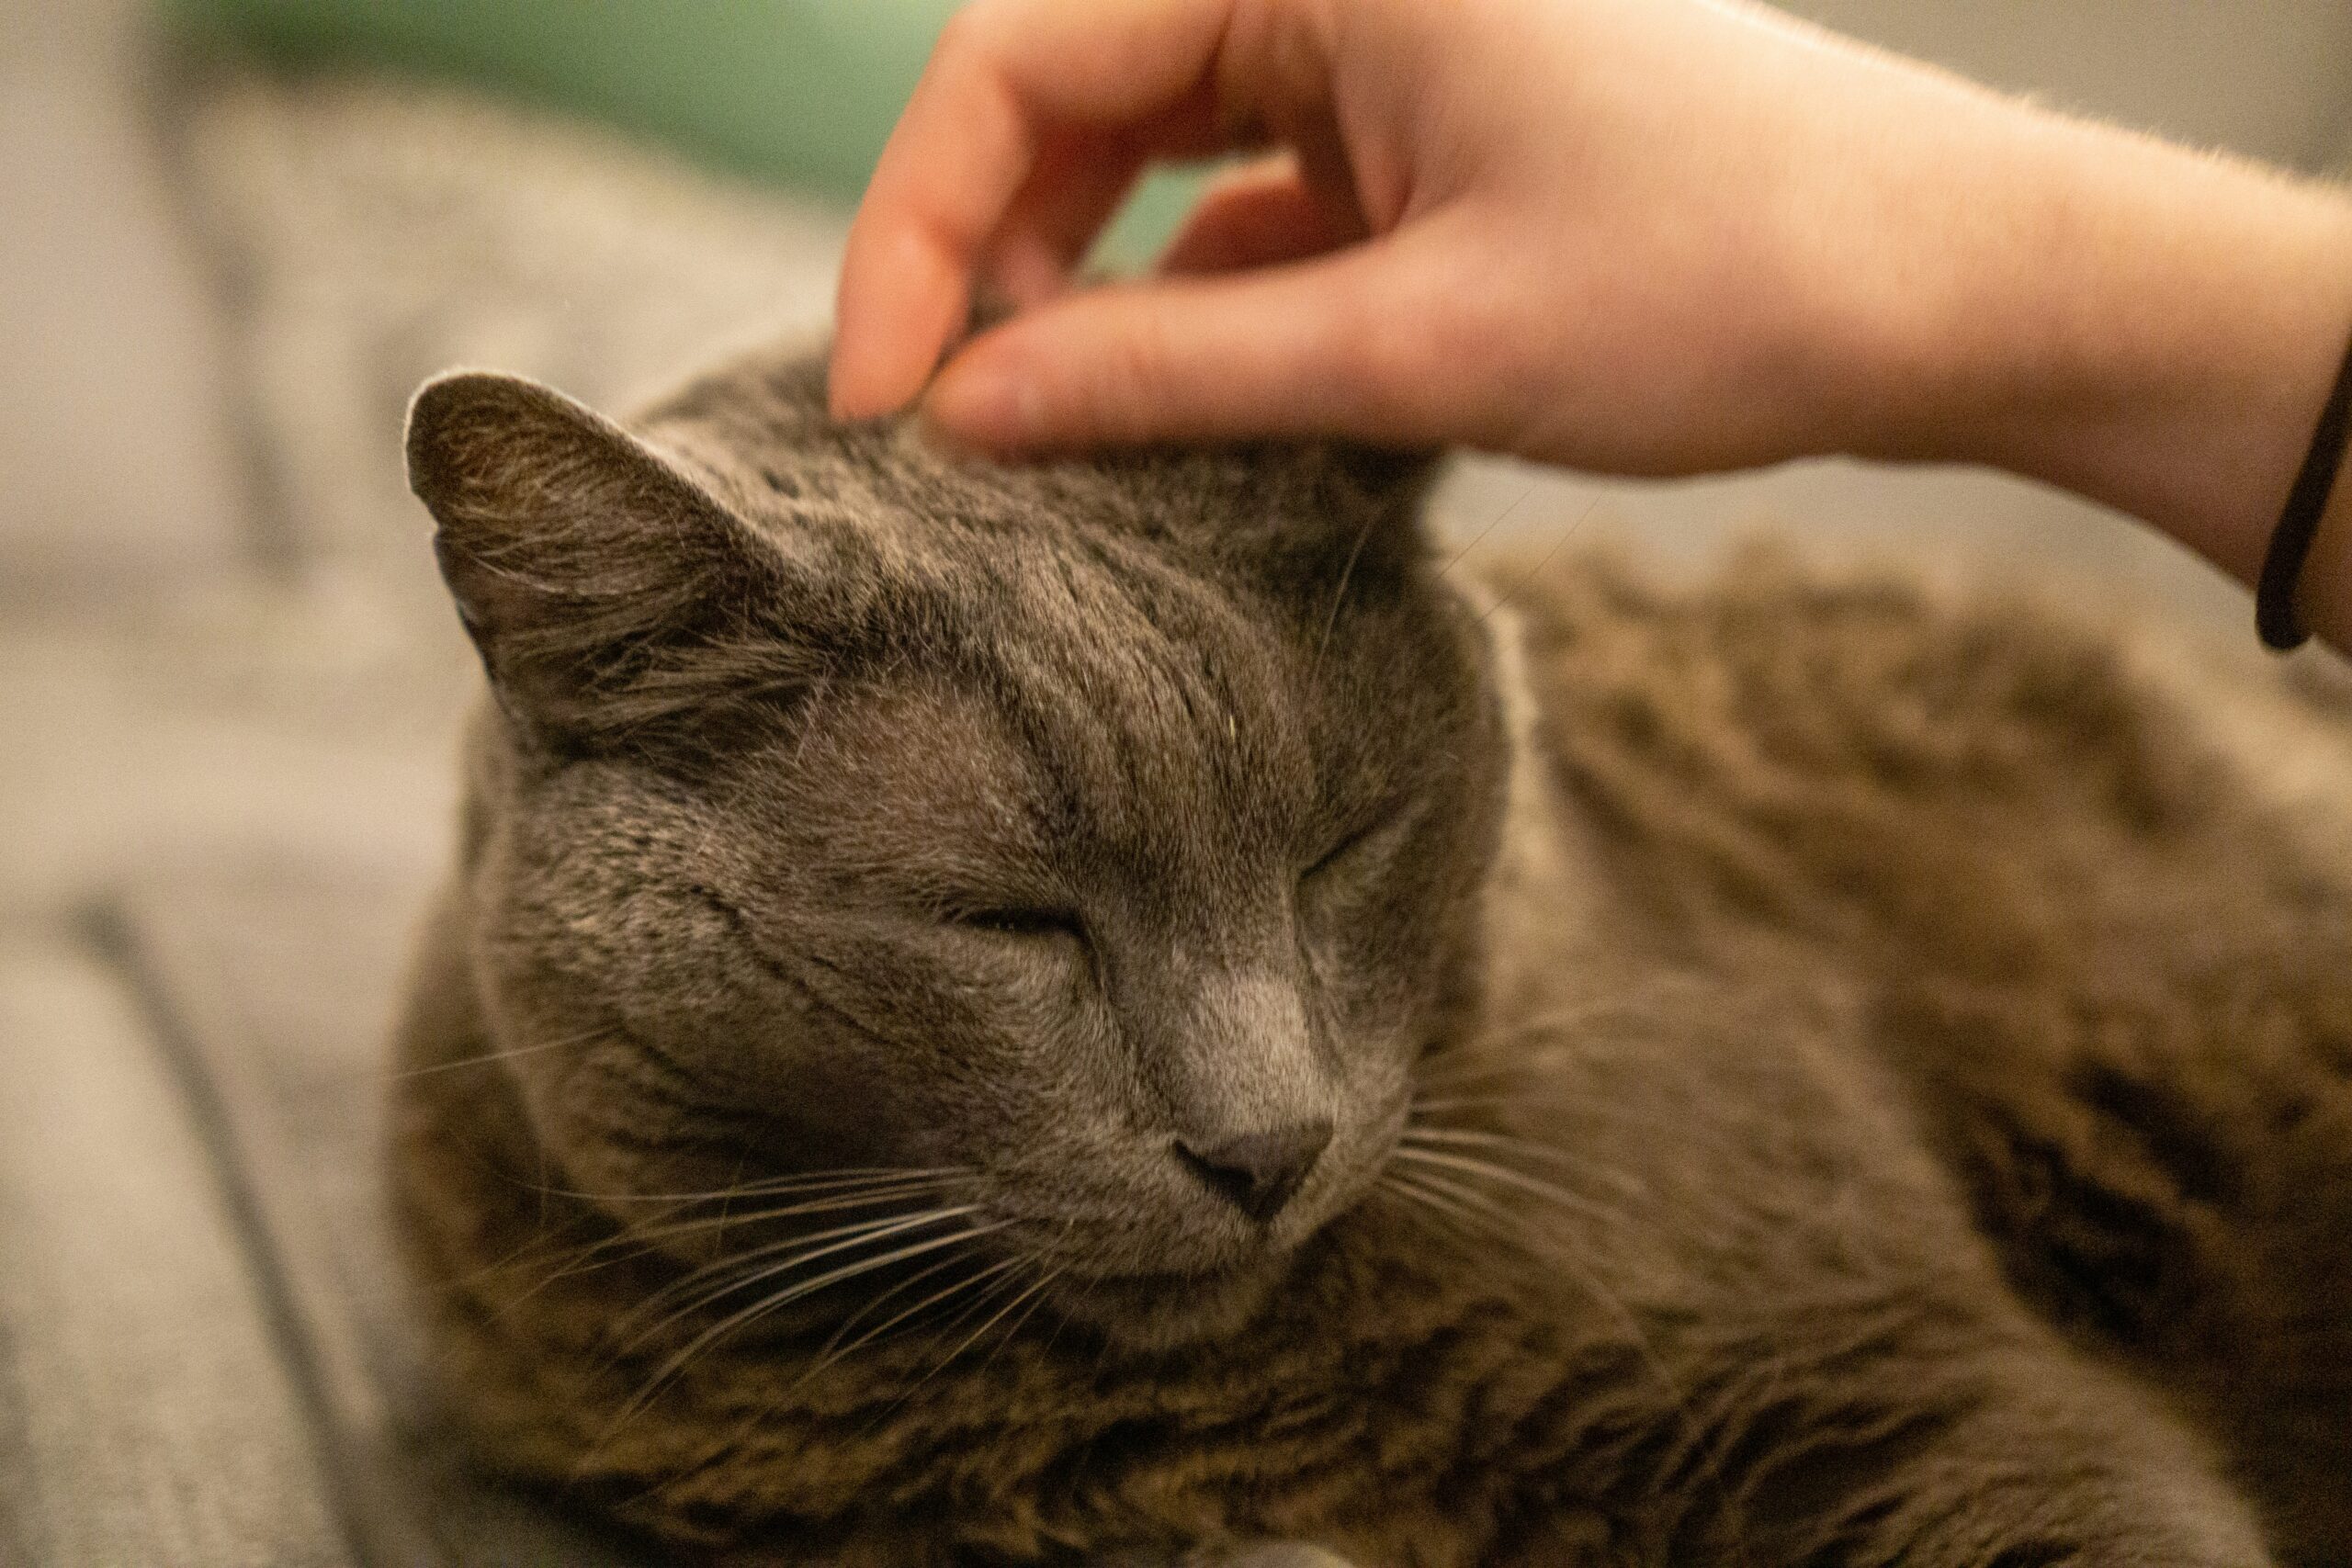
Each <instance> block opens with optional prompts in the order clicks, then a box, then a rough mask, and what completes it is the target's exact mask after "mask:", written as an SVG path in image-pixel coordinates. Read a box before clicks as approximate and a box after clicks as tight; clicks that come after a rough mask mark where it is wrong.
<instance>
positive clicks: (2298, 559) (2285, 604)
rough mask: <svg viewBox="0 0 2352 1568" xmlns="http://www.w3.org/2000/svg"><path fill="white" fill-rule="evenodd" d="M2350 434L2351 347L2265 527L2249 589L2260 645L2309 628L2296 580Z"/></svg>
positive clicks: (2296, 637) (2276, 643)
mask: <svg viewBox="0 0 2352 1568" xmlns="http://www.w3.org/2000/svg"><path fill="white" fill-rule="evenodd" d="M2347 436H2352V347H2347V348H2346V350H2345V354H2344V364H2343V365H2342V367H2339V368H2338V369H2337V370H2336V372H2335V390H2334V391H2332V392H2330V393H2328V395H2327V406H2326V407H2325V408H2324V409H2322V410H2320V413H2319V427H2318V428H2317V429H2315V430H2313V431H2312V449H2311V450H2310V451H2309V452H2307V453H2305V454H2304V456H2303V466H2302V469H2301V472H2299V473H2297V474H2296V475H2295V488H2294V489H2292V490H2290V491H2288V492H2287V509H2286V510H2285V511H2284V512H2282V513H2279V514H2278V527H2276V528H2274V529H2272V530H2271V532H2270V548H2269V549H2268V550H2267V551H2266V552H2265V553H2264V555H2263V558H2262V576H2261V578H2260V579H2259V580H2258V581H2256V584H2255V590H2254V629H2255V630H2256V632H2258V633H2260V634H2261V636H2262V646H2263V647H2265V648H2268V649H2276V650H2277V651H2278V652H2280V653H2285V652H2287V651H2289V650H2290V649H2297V648H2301V647H2302V645H2303V644H2304V643H2305V642H2307V641H2309V640H2310V638H2311V635H2312V634H2311V633H2309V632H2307V631H2305V630H2304V629H2303V626H2302V622H2301V619H2300V618H2299V617H2298V616H2297V615H2296V614H2295V590H2296V588H2297V587H2298V586H2299V585H2300V584H2301V581H2302V577H2303V562H2304V561H2305V560H2307V559H2308V558H2310V556H2311V553H2312V540H2314V539H2316V538H2317V537H2319V525H2320V519H2321V518H2323V517H2324V516H2326V515H2327V501H2328V497H2329V496H2331V495H2333V494H2334V493H2335V474H2336V470H2337V469H2339V468H2342V467H2343V466H2344V446H2345V441H2346V437H2347Z"/></svg>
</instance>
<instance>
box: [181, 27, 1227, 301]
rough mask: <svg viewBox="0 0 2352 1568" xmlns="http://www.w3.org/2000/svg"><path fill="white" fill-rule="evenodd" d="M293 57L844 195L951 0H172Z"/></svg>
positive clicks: (1118, 259)
mask: <svg viewBox="0 0 2352 1568" xmlns="http://www.w3.org/2000/svg"><path fill="white" fill-rule="evenodd" d="M167 4H168V5H169V6H170V8H171V9H172V10H174V11H175V12H176V13H177V14H178V16H179V17H181V18H182V19H184V20H185V21H187V23H189V24H190V25H191V26H193V27H194V28H197V29H198V30H200V31H201V32H204V33H206V34H209V35H211V36H214V37H226V38H229V39H236V40H238V41H240V42H242V43H244V44H246V45H249V46H252V47H254V48H257V49H259V50H260V51H262V52H264V53H265V54H266V55H269V56H271V57H274V58H277V59H280V60H284V61H288V62H295V63H321V62H372V63H381V64H389V65H394V66H399V67H402V68H405V69H409V70H414V71H422V72H426V73H432V74H435V75H439V76H445V77H454V78H457V79H459V80H463V81H469V82H472V83H475V84H478V85H485V86H489V87H493V88H498V89H503V90H505V91H510V92H514V93H516V94H519V95H521V96H526V97H528V98H531V99H533V100H536V101H537V102H540V103H543V104H547V105H549V106H552V107H558V108H563V109H569V110H571V111H573V112H576V113H584V114H588V115H592V116H594V117H595V118H601V119H605V120H609V121H611V122H613V123H614V124H616V125H619V126H621V127H623V128H625V129H628V130H635V131H639V132H642V133H646V134H650V135H651V136H654V137H658V138H660V139H662V140H663V141H670V142H672V143H673V144H675V145H677V146H679V147H681V148H683V149H684V150H686V151H687V152H691V153H693V154H695V155H696V156H699V157H702V158H704V159H707V160H708V161H710V162H712V163H715V164H719V165H721V166H723V167H726V168H729V169H733V170H736V171H738V172H741V173H746V174H752V175H759V176H761V177H763V178H766V179H772V180H776V181H780V182H782V183H785V184H788V185H792V186H797V187H799V188H801V189H804V190H809V191H813V192H816V193H819V194H820V195H823V196H827V197H832V198H835V199H837V200H840V201H842V202H850V201H854V200H855V199H856V197H857V194H858V192H859V191H860V190H862V189H863V188H864V187H865V178H866V175H867V174H868V173H869V172H870V171H871V170H872V168H873V166H874V160H875V158H876V155H877V154H878V153H879V152H881V150H882V143H883V141H885V140H886V139H887V138H888V136H889V133H890V127H891V125H892V123H893V122H894V121H895V120H896V119H897V118H898V113H899V107H900V106H901V105H902V104H904V103H905V102H906V98H907V95H908V93H909V92H910V91H911V90H912V89H913V87H914V84H915V79H916V77H917V76H918V75H920V74H921V73H922V63H923V61H924V59H925V58H926V57H927V56H928V55H929V53H930V52H931V46H932V42H933V39H935V38H937V36H938V33H939V28H940V27H941V25H942V24H943V23H944V22H945V21H946V19H947V17H948V16H949V15H950V14H951V13H953V12H954V11H955V10H956V0H684V3H682V0H167ZM1198 184H1199V175H1198V174H1197V172H1193V173H1184V172H1170V173H1166V174H1159V175H1154V176H1153V177H1152V178H1151V179H1150V180H1148V181H1147V182H1146V183H1145V186H1144V188H1143V189H1142V190H1141V191H1140V192H1138V194H1137V196H1136V199H1135V201H1133V202H1132V203H1130V205H1129V207H1128V209H1126V210H1125V212H1124V213H1122V215H1121V216H1120V219H1119V220H1118V222H1117V223H1116V224H1114V227H1113V231H1112V232H1111V233H1110V234H1109V235H1108V236H1106V238H1105V242H1104V243H1103V246H1102V247H1101V248H1100V250H1099V252H1098V259H1100V260H1102V261H1103V262H1104V263H1106V264H1107V265H1113V266H1133V265H1137V264H1139V263H1140V262H1142V261H1144V260H1146V259H1148V257H1149V256H1150V255H1151V254H1153V253H1154V252H1155V251H1156V250H1157V248H1158V246H1159V243H1160V242H1161V241H1162V240H1163V239H1164V238H1165V237H1166V235H1167V234H1168V232H1169V231H1170V230H1171V229H1172V228H1173V227H1174V225H1175V222H1176V220H1177V218H1178V217H1179V216H1180V215H1181V214H1182V211H1183V209H1184V208H1185V207H1186V206H1187V205H1188V204H1189V202H1190V199H1191V196H1192V193H1193V190H1194V189H1195V188H1196V187H1197V186H1198Z"/></svg>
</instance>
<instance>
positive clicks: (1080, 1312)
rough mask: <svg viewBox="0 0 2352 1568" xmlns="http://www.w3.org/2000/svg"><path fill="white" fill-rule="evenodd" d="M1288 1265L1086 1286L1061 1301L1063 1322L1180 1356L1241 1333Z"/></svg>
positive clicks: (1277, 1262) (1057, 1304)
mask: <svg viewBox="0 0 2352 1568" xmlns="http://www.w3.org/2000/svg"><path fill="white" fill-rule="evenodd" d="M1287 1261H1288V1260H1287V1259H1286V1258H1262V1259H1260V1260H1259V1261H1257V1262H1254V1263H1251V1264H1249V1265H1245V1266H1242V1267H1238V1268H1234V1269H1220V1270H1218V1271H1216V1272H1214V1273H1203V1274H1147V1275H1129V1276H1125V1277H1120V1278H1105V1279H1094V1280H1080V1281H1078V1282H1076V1283H1073V1284H1071V1285H1070V1286H1069V1287H1068V1288H1067V1289H1065V1290H1063V1291H1062V1292H1059V1293H1058V1294H1057V1297H1056V1298H1055V1300H1054V1302H1053V1308H1054V1310H1055V1311H1056V1312H1057V1314H1059V1315H1060V1316H1062V1317H1063V1318H1065V1319H1067V1320H1069V1322H1070V1323H1072V1324H1075V1325H1080V1326H1081V1327H1085V1328H1089V1329H1091V1330H1092V1331H1093V1332H1094V1333H1096V1334H1098V1335H1100V1336H1102V1337H1103V1338H1104V1339H1107V1340H1110V1341H1112V1342H1113V1343H1114V1344H1117V1345H1120V1346H1124V1347H1125V1348H1129V1349H1134V1350H1141V1351H1155V1350H1172V1349H1176V1348H1181V1347H1182V1346H1185V1345H1192V1344H1198V1343H1199V1342H1201V1341H1203V1340H1207V1339H1221V1338H1225V1337H1228V1336H1231V1335H1234V1334H1238V1333H1239V1332H1241V1330H1243V1329H1244V1328H1246V1327H1247V1326H1248V1325H1249V1324H1250V1320H1251V1319H1252V1318H1254V1317H1256V1316H1257V1315H1258V1314H1260V1313H1261V1311H1263V1310H1264V1308H1265V1305H1266V1303H1267V1300H1268V1298H1269V1297H1271V1296H1272V1294H1273V1293H1274V1292H1275V1290H1276V1289H1277V1287H1279V1286H1280V1284H1281V1283H1282V1278H1283V1269H1284V1266H1285V1264H1286V1263H1287Z"/></svg>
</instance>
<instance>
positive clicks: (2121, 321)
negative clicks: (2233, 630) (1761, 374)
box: [1885, 118, 2352, 648]
mask: <svg viewBox="0 0 2352 1568" xmlns="http://www.w3.org/2000/svg"><path fill="white" fill-rule="evenodd" d="M1986 151H1987V156H1986V157H1985V159H1984V161H1983V163H1982V164H1981V165H1980V166H1979V167H1977V168H1976V169H1974V170H1973V172H1972V173H1971V175H1969V176H1968V177H1967V178H1966V179H1965V180H1963V181H1962V182H1959V183H1960V184H1961V185H1962V195H1961V197H1960V198H1961V199H1968V197H1967V196H1966V195H1965V192H1966V191H1967V190H1968V189H1970V188H1972V187H1973V189H1974V191H1975V192H1976V193H1977V196H1976V197H1975V199H1977V200H1979V201H1981V202H1982V203H1983V206H1982V208H1981V209H1980V216H1979V218H1978V219H1977V220H1976V224H1977V228H1978V230H1979V232H1978V233H1977V234H1975V235H1972V236H1970V237H1969V242H1968V243H1960V244H1957V245H1955V246H1954V247H1953V248H1952V251H1951V263H1950V265H1951V274H1950V275H1949V276H1948V278H1947V280H1946V286H1945V288H1944V289H1943V290H1941V291H1940V293H1938V292H1937V291H1933V290H1930V291H1928V292H1929V293H1930V296H1931V297H1932V298H1934V299H1935V305H1934V307H1933V309H1935V310H1940V312H1941V317H1940V319H1939V320H1938V319H1931V318H1928V316H1927V313H1926V312H1924V311H1923V316H1922V319H1921V320H1919V321H1917V322H1916V323H1914V327H1913V331H1914V333H1915V336H1914V340H1913V343H1912V344H1911V352H1913V353H1914V354H1916V355H1917V358H1918V360H1919V363H1918V364H1917V366H1914V367H1906V374H1907V375H1909V376H1910V378H1912V381H1913V384H1914V385H1915V386H1918V387H1924V388H1930V389H1933V390H1932V392H1930V393H1928V394H1925V395H1921V396H1917V397H1915V398H1914V399H1912V400H1911V401H1910V402H1909V403H1907V404H1906V403H1905V402H1904V401H1903V400H1901V399H1899V398H1890V399H1889V400H1888V405H1887V406H1889V407H1891V408H1895V409H1899V410H1901V411H1902V416H1903V423H1902V424H1901V425H1900V426H1899V427H1898V428H1895V429H1892V430H1890V431H1889V432H1888V434H1887V436H1886V441H1885V445H1886V447H1887V449H1888V450H1887V455H1889V456H1898V457H1923V458H1941V459H1961V460H1971V461H1979V462H1987V463H1992V464H1995V465H1996V466H1998V467H2001V468H2008V469H2010V470H2012V471H2015V472H2018V473H2022V474H2025V475H2028V476H2030V477H2032V478H2036V479H2043V480H2046V481H2048V482H2051V483H2052V484H2056V485H2060V486H2063V487H2064V488H2066V489H2068V490H2072V491H2076V492H2078V493H2080V494H2083V495H2086V496H2089V497H2091V498H2093V499H2095V500H2098V501H2101V502H2107V503H2109V504H2110V505H2113V506H2115V507H2118V508H2120V510H2122V511H2125V512H2128V513H2132V514H2133V515H2135V516H2138V517H2141V518H2143V519H2145V520H2146V521H2148V522H2149V523H2151V524H2153V525H2155V526H2157V527H2158V528H2161V529H2163V530H2164V531H2165V532H2166V533H2168V534H2170V535H2171V536H2174V537H2175V538H2177V539H2178V540H2180V541H2181V542H2182V543H2183V544H2185V545H2187V546H2188V547H2190V548H2192V549H2194V550H2196V551H2198V552H2199V554H2201V555H2203V556H2204V557H2206V558H2208V559H2209V560H2211V561H2212V562H2213V563H2214V564H2215V565H2217V566H2219V567H2220V568H2222V570H2225V571H2227V572H2229V573H2230V574H2231V575H2232V576H2233V577H2235V578H2237V579H2238V580H2239V581H2243V582H2245V583H2247V584H2249V585H2251V584H2252V583H2253V582H2254V581H2255V579H2256V576H2257V574H2258V573H2259V571H2260V570H2261V564H2262V558H2263V554H2264V550H2265V547H2266V546H2267V543H2268V540H2269V536H2270V533H2271V529H2272V527H2273V525H2275V524H2276V522H2277V520H2278V515H2279V512H2280V509H2281V507H2282V505H2283V503H2284V502H2285V500H2286V497H2287V492H2288V489H2289V487H2290V484H2291V483H2292V481H2293V479H2294V476H2295V473H2296V470H2297V469H2298V468H2299V467H2300V466H2301V462H2302V459H2303V456H2304V453H2305V451H2306V450H2307V448H2308V446H2309V445H2310V442H2311V438H2312V428H2313V425H2314V423H2315V421H2316V420H2317V418H2318V414H2319V411H2320V408H2321V406H2322V404H2323V403H2324V401H2325V400H2326V397H2327V394H2328V390H2329V388H2330V386H2331V385H2332V383H2333V381H2334V379H2335V373H2336V370H2337V367H2338V366H2339V364H2340V363H2341V361H2342V359H2343V356H2344V354H2345V350H2346V340H2347V337H2352V203H2347V202H2346V200H2345V199H2344V198H2343V197H2340V196H2339V195H2337V194H2336V193H2335V192H2334V191H2332V190H2329V189H2326V188H2324V187H2321V186H2313V185H2310V184H2305V183H2301V182H2295V181H2290V180H2289V179H2287V178H2285V177H2283V176H2279V175H2273V174H2270V173H2268V172H2267V171H2262V170H2258V169H2256V168H2253V167H2251V166H2249V165H2246V164H2239V163H2236V162H2233V161H2230V160H2225V159H2222V158H2217V157H2210V156H2206V155H2202V154H2198V153H2192V152H2185V151H2183V150H2181V149H2178V148H2174V147H2169V146H2165V145H2163V144H2161V143H2157V142H2154V141H2148V140H2146V139H2143V138H2140V137H2137V136H2132V135H2130V134H2127V133H2122V132H2118V131H2114V130H2108V129H2106V128H2102V127H2096V126H2085V125H2078V124H2073V123H2068V122H2063V121H2051V120H2041V119H2038V118H2037V119H2034V120H2030V121H2028V120H2025V119H2023V118H2020V119H2018V121H2017V122H2015V123H2013V124H2012V125H2010V126H2008V127H2006V128H2003V129H2002V130H1999V131H1998V132H1997V133H1996V134H1995V135H1994V137H1993V138H1992V139H1991V142H1990V145H1989V146H1988V147H1987V150H1986ZM2299 603H2300V605H2301V612H2302V620H2303V623H2304V625H2305V626H2307V627H2308V629H2310V630H2311V631H2312V633H2313V635H2315V636H2317V637H2322V638H2324V639H2325V640H2327V641H2330V642H2332V643H2334V644H2335V646H2337V647H2339V648H2352V482H2347V483H2346V484H2345V485H2343V486H2342V487H2340V490H2339V494H2338V496H2337V497H2336V499H2335V502H2334V504H2333V505H2332V506H2331V508H2330V515H2329V516H2328V517H2327V519H2326V521H2325V523H2324V525H2323V528H2322V532H2321V536H2320V539H2319V542H2318V545H2317V546H2316V547H2315V548H2314V550H2313V552H2312V558H2311V559H2310V562H2309V564H2308V566H2307V568H2306V570H2305V572H2304V575H2303V580H2302V592H2301V597H2300V600H2299Z"/></svg>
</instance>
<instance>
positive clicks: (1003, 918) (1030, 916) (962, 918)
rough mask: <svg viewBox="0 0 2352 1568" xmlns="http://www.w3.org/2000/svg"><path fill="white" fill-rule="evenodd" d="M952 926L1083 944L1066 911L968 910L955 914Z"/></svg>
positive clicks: (1074, 919)
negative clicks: (1053, 938) (1062, 938)
mask: <svg viewBox="0 0 2352 1568" xmlns="http://www.w3.org/2000/svg"><path fill="white" fill-rule="evenodd" d="M953 919H954V923H955V924H956V925H959V926H965V927H967V928H969V929H971V930H973V931H986V932H988V933H989V934H990V935H992V936H1005V937H1024V938H1030V939H1036V938H1042V937H1068V938H1069V939H1070V940H1072V941H1074V942H1084V941H1085V940H1086V931H1085V929H1084V928H1083V927H1082V926H1081V925H1080V923H1079V919H1078V917H1077V916H1076V915H1075V914H1072V913H1071V912H1069V910H1067V909H1046V908H1020V907H1017V906H1007V907H1002V908H980V909H971V910H966V911H960V912H958V913H957V914H956V916H955V917H954V918H953Z"/></svg>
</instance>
